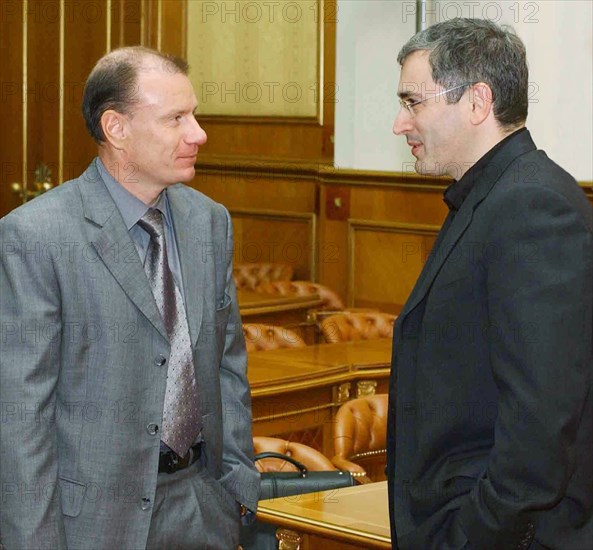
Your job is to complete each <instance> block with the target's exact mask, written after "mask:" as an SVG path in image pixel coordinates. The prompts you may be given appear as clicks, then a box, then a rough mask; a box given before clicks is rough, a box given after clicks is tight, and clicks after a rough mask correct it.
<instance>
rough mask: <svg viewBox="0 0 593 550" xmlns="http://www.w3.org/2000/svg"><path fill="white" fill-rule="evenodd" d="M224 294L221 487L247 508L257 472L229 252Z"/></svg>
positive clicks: (253, 498) (254, 497) (252, 502)
mask: <svg viewBox="0 0 593 550" xmlns="http://www.w3.org/2000/svg"><path fill="white" fill-rule="evenodd" d="M225 214H226V217H227V242H226V250H227V251H232V250H233V233H232V231H233V226H232V222H231V218H230V216H229V214H228V212H227V211H226V209H225ZM225 292H226V294H227V295H228V296H229V297H230V308H231V311H230V314H229V321H228V324H227V326H226V334H225V343H224V351H223V355H222V359H221V364H220V384H221V394H222V408H223V410H222V414H223V478H222V480H221V482H222V484H223V486H224V487H225V489H226V490H227V491H228V492H229V493H230V494H231V495H233V496H234V497H235V498H236V499H237V501H238V502H240V503H241V504H243V505H245V506H246V507H247V508H248V509H249V510H256V508H257V501H258V500H259V492H260V488H259V474H258V473H257V470H256V469H255V466H254V465H253V437H252V414H251V393H250V388H249V382H248V380H247V353H246V351H245V340H244V338H243V330H242V326H241V317H240V314H239V305H238V302H237V291H236V288H235V282H234V280H233V269H232V255H231V254H228V262H227V268H226V290H225Z"/></svg>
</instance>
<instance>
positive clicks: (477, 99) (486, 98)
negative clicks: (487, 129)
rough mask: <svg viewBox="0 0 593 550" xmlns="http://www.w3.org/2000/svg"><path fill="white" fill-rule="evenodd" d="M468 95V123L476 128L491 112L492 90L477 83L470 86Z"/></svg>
mask: <svg viewBox="0 0 593 550" xmlns="http://www.w3.org/2000/svg"><path fill="white" fill-rule="evenodd" d="M469 93H470V97H469V101H470V104H471V114H470V121H471V123H472V124H474V125H476V126H477V125H478V124H482V122H484V121H485V120H486V119H487V118H488V116H489V115H490V113H491V112H492V107H493V94H492V89H491V88H490V86H488V84H486V83H484V82H478V83H477V84H474V85H472V87H471V88H470V90H469Z"/></svg>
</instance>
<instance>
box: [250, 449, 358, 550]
mask: <svg viewBox="0 0 593 550" xmlns="http://www.w3.org/2000/svg"><path fill="white" fill-rule="evenodd" d="M264 458H279V459H281V460H286V461H287V462H290V463H291V464H294V465H295V466H296V467H297V468H298V472H262V474H261V496H260V500H266V499H269V498H283V497H295V496H297V495H304V494H306V493H316V492H318V491H328V490H330V489H341V488H342V487H352V486H353V485H355V484H356V483H355V482H354V478H353V477H352V474H351V473H350V472H344V471H341V470H328V471H323V472H310V471H309V470H307V468H306V467H305V466H304V465H303V464H301V463H300V462H298V461H297V460H295V459H294V458H292V457H291V456H286V455H283V454H280V453H273V452H266V453H259V454H257V455H256V456H255V460H256V461H257V460H261V459H264ZM276 529H277V527H276V526H275V525H271V524H269V523H263V522H261V521H254V522H253V523H252V524H251V525H246V526H243V527H242V529H241V546H242V547H243V549H244V550H277V549H278V540H277V539H276Z"/></svg>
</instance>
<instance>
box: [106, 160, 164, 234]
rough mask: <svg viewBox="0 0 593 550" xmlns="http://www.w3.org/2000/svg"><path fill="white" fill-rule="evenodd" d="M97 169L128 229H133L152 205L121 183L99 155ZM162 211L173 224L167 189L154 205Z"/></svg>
mask: <svg viewBox="0 0 593 550" xmlns="http://www.w3.org/2000/svg"><path fill="white" fill-rule="evenodd" d="M97 169H98V170H99V174H100V175H101V178H102V179H103V181H104V182H105V186H106V187H107V190H108V191H109V194H110V195H111V198H112V199H113V202H115V205H116V206H117V208H118V210H119V211H120V213H121V215H122V218H123V219H124V223H125V224H126V227H127V229H128V231H129V230H130V229H132V227H134V226H135V225H136V224H137V223H138V220H140V218H142V216H144V214H146V212H147V211H148V209H149V208H150V207H151V206H149V205H147V204H145V203H144V202H142V201H141V200H140V199H139V198H138V197H136V196H134V195H132V193H130V192H129V191H128V190H127V189H126V188H125V187H124V186H123V185H122V184H121V183H119V182H118V181H117V180H116V179H115V178H114V177H113V176H112V175H111V174H110V173H109V172H108V171H107V168H105V165H104V164H103V162H102V161H101V159H100V158H98V157H97ZM153 207H154V208H157V209H158V210H160V211H161V213H162V214H163V219H164V221H165V223H166V224H167V225H169V226H172V223H171V211H170V205H169V197H168V195H167V190H166V189H165V190H164V191H163V192H162V193H161V194H160V195H159V197H158V199H157V202H156V204H155V205H154V206H153Z"/></svg>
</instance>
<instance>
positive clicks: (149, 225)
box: [138, 208, 201, 457]
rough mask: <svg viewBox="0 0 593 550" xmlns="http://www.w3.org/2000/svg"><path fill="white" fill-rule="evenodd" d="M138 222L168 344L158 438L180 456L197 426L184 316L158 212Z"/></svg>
mask: <svg viewBox="0 0 593 550" xmlns="http://www.w3.org/2000/svg"><path fill="white" fill-rule="evenodd" d="M138 225H139V226H140V227H141V228H142V229H144V230H145V231H146V232H147V233H148V234H149V235H150V245H149V247H148V251H147V253H146V261H145V263H144V269H145V271H146V274H147V276H148V280H149V282H150V285H151V287H152V293H153V294H154V298H155V300H156V304H157V307H158V308H159V311H160V313H161V316H162V318H163V321H164V324H165V330H166V331H167V335H168V336H169V343H170V344H171V355H170V356H169V367H168V373H167V388H166V392H165V404H164V407H163V425H162V433H161V440H162V441H163V442H164V443H166V444H167V445H168V446H169V447H170V448H171V449H173V450H174V451H175V452H176V453H177V454H178V455H179V456H180V457H184V456H185V455H186V454H187V451H188V449H189V448H190V447H191V446H192V444H193V442H194V441H195V440H196V438H197V436H198V434H199V433H200V429H201V414H200V402H199V396H198V388H197V384H196V376H195V369H194V363H193V355H192V347H191V340H190V336H189V326H188V324H187V315H186V313H185V306H184V304H183V298H182V297H181V292H180V291H179V289H178V288H177V285H176V284H175V281H174V279H173V274H172V273H171V270H170V269H169V263H168V259H167V248H166V245H165V233H164V228H163V218H162V215H161V212H160V211H159V210H157V209H155V208H150V209H149V210H148V212H146V214H144V216H142V219H140V220H139V221H138Z"/></svg>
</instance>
